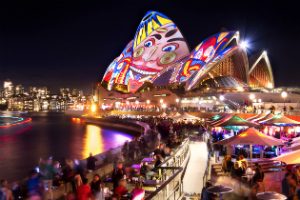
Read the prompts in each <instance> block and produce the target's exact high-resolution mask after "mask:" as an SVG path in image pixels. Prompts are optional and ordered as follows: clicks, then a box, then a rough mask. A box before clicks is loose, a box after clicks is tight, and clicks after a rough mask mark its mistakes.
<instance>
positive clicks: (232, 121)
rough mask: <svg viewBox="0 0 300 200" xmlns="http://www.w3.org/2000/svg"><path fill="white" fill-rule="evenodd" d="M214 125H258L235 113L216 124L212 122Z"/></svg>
mask: <svg viewBox="0 0 300 200" xmlns="http://www.w3.org/2000/svg"><path fill="white" fill-rule="evenodd" d="M213 126H215V127H225V126H248V127H253V126H258V124H257V123H254V122H249V121H247V120H245V119H243V118H241V117H239V116H237V115H233V116H232V117H230V118H227V119H225V120H224V121H221V122H218V123H216V124H213Z"/></svg>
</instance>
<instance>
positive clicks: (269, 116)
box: [252, 113, 275, 123]
mask: <svg viewBox="0 0 300 200" xmlns="http://www.w3.org/2000/svg"><path fill="white" fill-rule="evenodd" d="M274 116H275V115H274V114H273V113H269V114H267V115H265V116H262V117H260V118H256V119H254V120H252V121H253V122H256V123H260V122H261V121H265V120H268V119H272V118H273V117H274Z"/></svg>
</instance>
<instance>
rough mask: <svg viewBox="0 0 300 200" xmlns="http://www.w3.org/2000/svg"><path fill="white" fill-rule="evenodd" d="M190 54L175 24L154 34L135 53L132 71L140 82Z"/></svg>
mask: <svg viewBox="0 0 300 200" xmlns="http://www.w3.org/2000/svg"><path fill="white" fill-rule="evenodd" d="M188 53H189V49H188V47H187V45H186V42H185V40H184V38H183V36H182V34H181V33H180V31H179V30H178V29H177V27H176V26H175V25H174V24H167V25H164V26H162V27H160V28H158V29H156V30H155V31H153V32H152V34H151V35H149V36H148V37H147V38H146V39H145V40H144V41H143V42H141V43H140V44H139V45H138V46H137V47H136V48H135V49H134V52H133V60H132V64H131V67H130V69H131V70H132V72H133V75H134V76H135V79H137V80H139V81H140V82H144V81H150V82H151V81H153V80H152V78H153V77H154V76H155V75H156V74H157V73H159V72H160V71H162V70H163V69H164V68H167V67H168V66H170V65H172V64H174V63H175V62H177V61H179V60H181V59H183V58H184V57H186V56H187V55H188Z"/></svg>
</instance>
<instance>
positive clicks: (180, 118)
mask: <svg viewBox="0 0 300 200" xmlns="http://www.w3.org/2000/svg"><path fill="white" fill-rule="evenodd" d="M173 119H175V120H200V118H199V117H196V116H193V115H190V114H188V113H186V112H185V113H183V114H182V115H180V116H177V117H173Z"/></svg>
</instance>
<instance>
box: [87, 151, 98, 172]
mask: <svg viewBox="0 0 300 200" xmlns="http://www.w3.org/2000/svg"><path fill="white" fill-rule="evenodd" d="M97 161H98V159H97V158H95V157H94V156H93V154H92V153H90V156H89V157H88V158H87V160H86V168H87V170H89V171H94V170H95V169H96V162H97Z"/></svg>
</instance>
